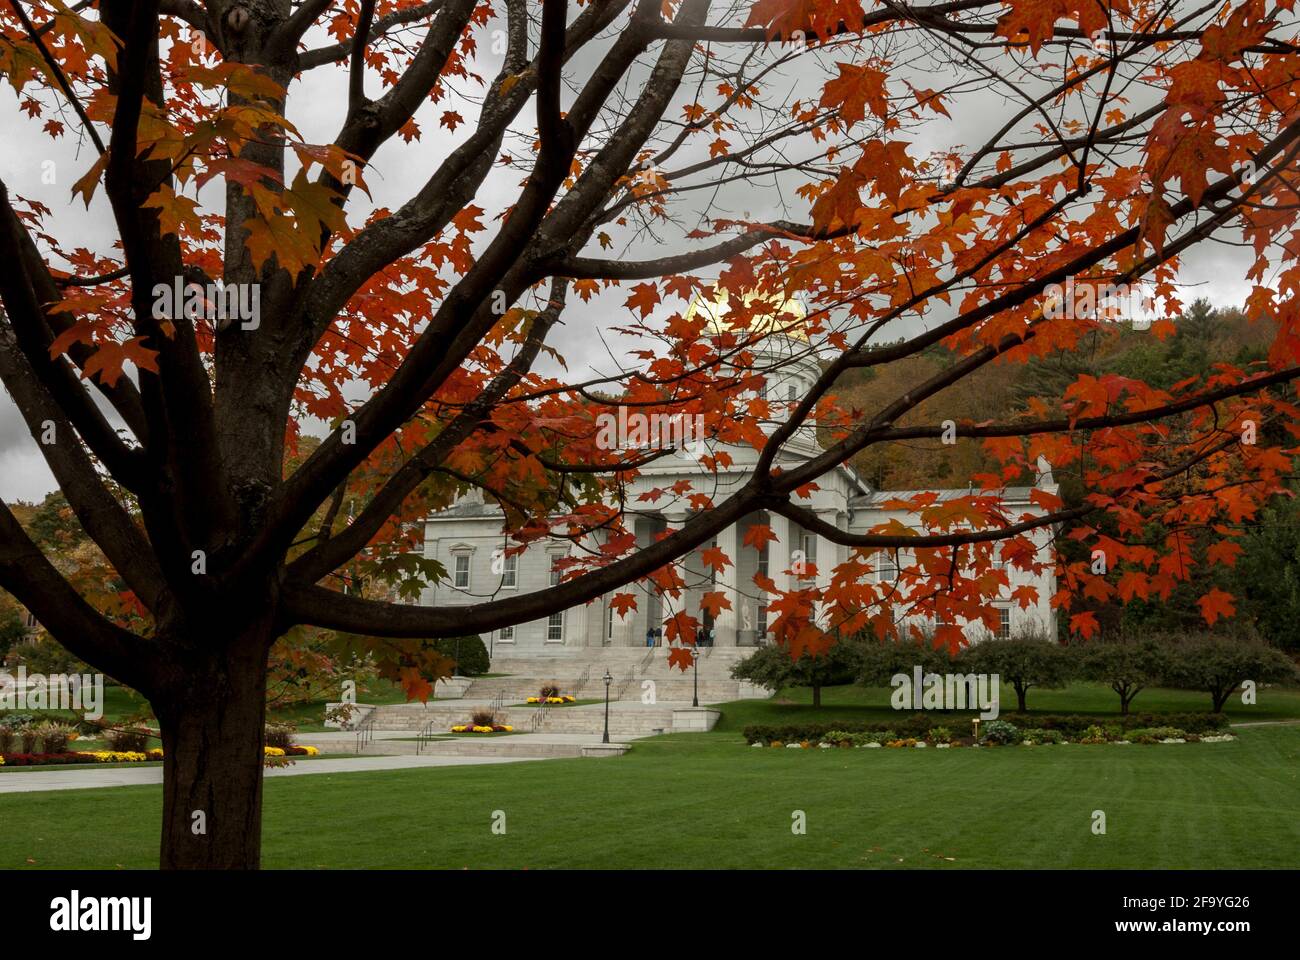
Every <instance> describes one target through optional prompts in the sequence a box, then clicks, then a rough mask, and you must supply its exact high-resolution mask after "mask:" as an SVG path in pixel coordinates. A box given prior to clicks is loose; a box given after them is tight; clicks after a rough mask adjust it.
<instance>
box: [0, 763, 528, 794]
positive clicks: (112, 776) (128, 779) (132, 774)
mask: <svg viewBox="0 0 1300 960" xmlns="http://www.w3.org/2000/svg"><path fill="white" fill-rule="evenodd" d="M537 759H542V758H540V757H496V756H493V757H465V756H439V757H429V756H420V757H411V756H399V757H344V758H340V759H338V760H330V759H315V760H301V761H299V762H297V763H295V764H294V765H293V766H291V767H273V768H269V769H267V770H266V776H268V777H296V776H302V775H304V774H312V773H358V772H365V771H371V770H410V769H417V768H423V767H470V766H476V765H478V764H484V763H520V762H522V761H525V760H537ZM162 779H163V772H162V764H149V765H148V766H141V767H109V768H108V769H105V770H96V769H93V768H86V769H75V770H74V769H71V768H68V767H64V768H57V767H56V768H52V769H49V770H39V769H38V770H30V771H29V770H22V771H18V770H13V771H9V772H7V773H0V794H3V793H33V792H36V791H39V790H90V789H93V788H95V787H128V786H132V787H133V786H140V785H142V784H150V783H162Z"/></svg>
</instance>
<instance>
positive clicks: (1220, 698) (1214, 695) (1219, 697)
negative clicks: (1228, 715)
mask: <svg viewBox="0 0 1300 960" xmlns="http://www.w3.org/2000/svg"><path fill="white" fill-rule="evenodd" d="M1236 689H1237V688H1236V687H1233V688H1232V689H1230V690H1224V691H1222V692H1220V691H1218V690H1212V691H1210V698H1211V699H1212V700H1213V701H1214V712H1215V713H1223V705H1224V704H1226V703H1227V702H1228V698H1229V697H1230V696H1232V694H1233V692H1234V691H1235V690H1236Z"/></svg>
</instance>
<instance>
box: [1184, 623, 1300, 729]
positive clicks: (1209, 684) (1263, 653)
mask: <svg viewBox="0 0 1300 960" xmlns="http://www.w3.org/2000/svg"><path fill="white" fill-rule="evenodd" d="M1169 659H1170V662H1169V667H1168V671H1167V681H1168V682H1169V683H1170V684H1171V685H1172V686H1176V687H1181V688H1183V689H1185V690H1204V691H1205V692H1206V693H1208V694H1209V695H1210V698H1211V699H1212V701H1213V703H1214V712H1215V713H1222V712H1223V705H1224V704H1225V703H1227V702H1228V697H1230V696H1232V694H1233V693H1234V692H1236V691H1237V690H1238V689H1239V688H1240V687H1241V685H1242V684H1243V683H1246V682H1247V681H1254V682H1255V683H1276V682H1278V681H1285V680H1294V679H1296V676H1297V671H1296V665H1295V664H1294V663H1293V662H1292V661H1291V659H1290V658H1289V657H1287V656H1286V654H1284V653H1282V652H1281V651H1280V650H1276V649H1274V648H1273V647H1270V646H1268V645H1267V644H1265V643H1262V642H1260V641H1259V640H1257V639H1254V638H1250V637H1244V636H1215V635H1203V636H1199V637H1195V638H1193V639H1191V640H1189V641H1187V642H1184V643H1180V644H1177V645H1173V646H1171V647H1170V653H1169Z"/></svg>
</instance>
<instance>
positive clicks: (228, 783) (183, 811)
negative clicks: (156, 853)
mask: <svg viewBox="0 0 1300 960" xmlns="http://www.w3.org/2000/svg"><path fill="white" fill-rule="evenodd" d="M254 633H255V634H256V635H253V636H243V637H240V638H239V639H238V640H237V641H236V643H235V644H234V645H232V646H229V647H227V648H226V650H224V651H223V650H221V649H220V648H216V647H214V648H213V649H212V650H211V653H210V654H209V653H208V652H207V651H204V654H205V655H204V661H203V662H202V663H201V665H200V666H199V667H198V668H196V669H193V670H192V671H190V672H188V673H187V674H186V675H185V677H184V678H183V680H182V682H179V683H178V684H176V685H175V688H174V689H169V690H167V691H165V692H164V694H163V695H162V696H161V697H160V698H159V700H158V701H157V702H155V703H154V711H155V713H157V715H158V720H159V724H160V726H161V729H162V742H163V817H162V846H161V856H160V865H161V867H162V869H164V870H255V869H257V867H258V866H259V864H260V860H261V850H262V767H263V757H262V745H263V739H264V734H265V722H266V649H267V647H266V644H265V642H264V641H263V636H264V632H263V631H254Z"/></svg>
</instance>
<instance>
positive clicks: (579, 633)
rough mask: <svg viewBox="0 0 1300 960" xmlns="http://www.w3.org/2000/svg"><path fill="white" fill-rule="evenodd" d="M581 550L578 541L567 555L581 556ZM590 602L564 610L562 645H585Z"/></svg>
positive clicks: (586, 642) (582, 552)
mask: <svg viewBox="0 0 1300 960" xmlns="http://www.w3.org/2000/svg"><path fill="white" fill-rule="evenodd" d="M584 552H585V551H583V550H582V549H581V547H580V545H579V544H578V543H574V544H573V545H571V546H570V547H569V556H571V557H581V556H583V554H584ZM590 609H591V604H587V603H580V604H578V605H577V606H575V607H570V608H569V609H568V610H566V611H565V612H564V645H565V646H566V647H585V646H587V644H588V642H589V641H588V638H587V629H588V627H589V625H590V624H589V620H588V614H587V611H588V610H590Z"/></svg>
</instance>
